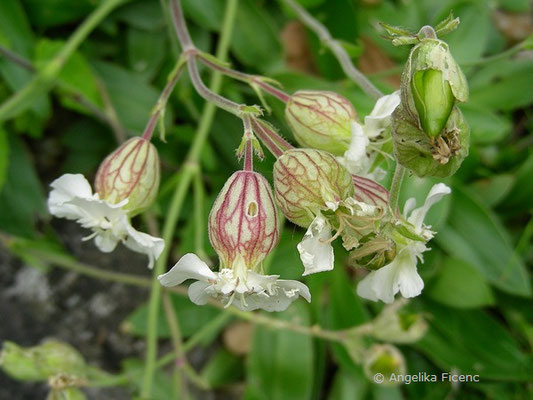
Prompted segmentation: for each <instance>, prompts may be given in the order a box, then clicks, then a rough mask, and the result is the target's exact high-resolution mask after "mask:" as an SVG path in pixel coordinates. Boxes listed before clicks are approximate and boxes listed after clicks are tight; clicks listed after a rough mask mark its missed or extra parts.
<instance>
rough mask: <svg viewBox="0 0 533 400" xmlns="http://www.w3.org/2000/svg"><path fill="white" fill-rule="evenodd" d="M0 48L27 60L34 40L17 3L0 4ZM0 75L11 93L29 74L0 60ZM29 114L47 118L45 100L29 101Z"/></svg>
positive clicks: (13, 64)
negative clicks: (1, 46)
mask: <svg viewBox="0 0 533 400" xmlns="http://www.w3.org/2000/svg"><path fill="white" fill-rule="evenodd" d="M0 44H2V45H3V46H5V47H7V48H8V49H10V50H11V51H13V52H15V53H16V54H18V55H20V56H21V57H23V58H25V59H27V60H31V58H32V55H33V47H34V37H33V32H32V31H31V27H30V24H29V22H28V19H27V17H26V14H25V11H24V9H23V7H22V5H21V2H20V1H19V0H2V1H0ZM0 75H1V76H2V78H4V80H5V83H6V84H7V85H8V86H9V88H10V89H12V90H13V91H16V90H19V89H21V88H22V87H23V86H24V85H26V84H27V83H28V82H29V81H30V80H31V78H32V73H31V72H30V71H27V70H26V69H24V68H21V67H20V66H19V65H17V64H15V63H13V62H11V61H9V60H7V59H5V58H4V57H2V56H0ZM31 110H32V111H33V112H34V113H35V114H36V115H37V116H38V117H39V119H40V120H42V119H45V118H47V117H48V115H49V114H50V103H49V101H48V97H47V96H38V97H35V98H33V99H32V105H31Z"/></svg>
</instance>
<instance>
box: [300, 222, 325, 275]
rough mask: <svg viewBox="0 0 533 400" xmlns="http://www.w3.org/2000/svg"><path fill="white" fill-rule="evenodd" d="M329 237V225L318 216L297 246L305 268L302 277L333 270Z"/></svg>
mask: <svg viewBox="0 0 533 400" xmlns="http://www.w3.org/2000/svg"><path fill="white" fill-rule="evenodd" d="M331 237H332V236H331V225H330V223H329V222H328V221H327V220H326V219H325V218H324V217H323V216H322V215H321V214H318V215H317V216H316V217H315V219H314V220H313V222H311V225H309V228H308V229H307V232H306V233H305V235H304V237H303V239H302V241H301V242H300V243H298V246H297V248H298V251H299V252H300V259H301V260H302V263H303V265H304V268H305V271H304V273H303V275H304V276H305V275H309V274H314V273H316V272H322V271H331V270H332V269H333V260H334V256H333V246H332V245H331V240H330V239H331Z"/></svg>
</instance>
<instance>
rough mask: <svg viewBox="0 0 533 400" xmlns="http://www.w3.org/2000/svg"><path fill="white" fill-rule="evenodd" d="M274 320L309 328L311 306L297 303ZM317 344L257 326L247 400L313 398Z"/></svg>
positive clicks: (250, 363)
mask: <svg viewBox="0 0 533 400" xmlns="http://www.w3.org/2000/svg"><path fill="white" fill-rule="evenodd" d="M270 315H271V316H272V317H274V318H280V319H283V320H288V321H292V322H294V323H298V324H303V325H309V315H308V308H307V305H306V304H304V303H303V302H302V301H301V300H297V301H296V302H294V303H292V305H291V306H290V307H289V308H288V309H287V310H286V311H284V312H281V313H276V314H274V313H273V314H270ZM312 383H313V343H312V340H311V338H310V337H309V336H305V335H302V334H299V333H296V332H291V331H288V330H271V329H268V328H267V327H265V326H262V325H256V327H255V332H254V338H253V344H252V351H251V353H250V355H249V359H248V365H247V379H246V393H245V396H244V398H245V399H254V400H255V399H265V400H270V399H302V400H304V399H309V398H310V396H311V390H312V386H313V385H312Z"/></svg>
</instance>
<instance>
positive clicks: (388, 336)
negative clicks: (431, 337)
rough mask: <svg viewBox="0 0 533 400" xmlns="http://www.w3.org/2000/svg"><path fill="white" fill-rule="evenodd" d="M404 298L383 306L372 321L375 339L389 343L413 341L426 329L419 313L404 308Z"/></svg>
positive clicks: (422, 334) (405, 302) (420, 336)
mask: <svg viewBox="0 0 533 400" xmlns="http://www.w3.org/2000/svg"><path fill="white" fill-rule="evenodd" d="M406 304H407V301H406V300H397V301H395V302H394V303H392V304H389V305H387V306H385V308H384V309H383V311H381V313H380V314H379V315H378V316H377V317H376V318H375V319H374V321H373V322H372V326H373V333H372V336H374V337H375V338H376V339H378V340H381V341H384V342H391V343H414V342H416V341H418V340H419V339H421V338H422V337H423V336H424V334H425V333H426V331H427V323H426V321H425V320H424V318H422V315H421V314H415V313H413V312H409V311H408V310H406V308H405V305H406Z"/></svg>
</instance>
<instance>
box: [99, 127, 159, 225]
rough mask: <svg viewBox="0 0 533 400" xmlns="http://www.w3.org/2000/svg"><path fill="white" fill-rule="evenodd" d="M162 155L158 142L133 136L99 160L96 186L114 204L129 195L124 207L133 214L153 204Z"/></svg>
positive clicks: (102, 196) (104, 197)
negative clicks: (156, 143) (158, 151)
mask: <svg viewBox="0 0 533 400" xmlns="http://www.w3.org/2000/svg"><path fill="white" fill-rule="evenodd" d="M159 170H160V165H159V156H158V154H157V150H156V148H155V146H154V145H153V144H152V143H150V141H149V140H146V139H144V138H142V137H135V138H131V139H129V140H128V141H126V142H124V143H123V144H122V145H121V146H120V147H119V148H118V149H116V150H115V151H114V152H112V153H111V154H110V155H108V156H107V157H106V158H105V160H104V161H103V162H102V163H101V164H100V167H99V168H98V172H97V173H96V178H95V182H94V184H95V189H96V192H97V193H98V195H99V196H100V198H101V199H104V200H106V201H108V202H109V203H111V204H116V203H120V202H121V201H123V200H125V199H128V203H127V204H126V205H125V206H124V209H126V210H128V211H129V212H130V214H131V215H135V214H138V213H140V212H142V211H143V210H145V209H146V208H148V207H150V206H151V205H152V203H153V202H154V200H155V198H156V196H157V191H158V189H159V174H160V171H159Z"/></svg>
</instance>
